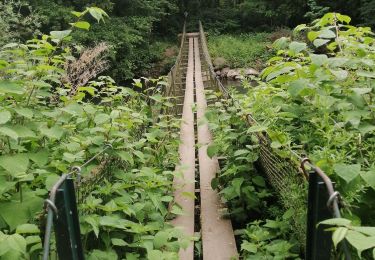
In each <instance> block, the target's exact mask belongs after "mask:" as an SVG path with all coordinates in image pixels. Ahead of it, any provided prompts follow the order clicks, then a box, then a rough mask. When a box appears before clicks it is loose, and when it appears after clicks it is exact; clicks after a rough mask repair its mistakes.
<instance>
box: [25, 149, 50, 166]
mask: <svg viewBox="0 0 375 260" xmlns="http://www.w3.org/2000/svg"><path fill="white" fill-rule="evenodd" d="M48 156H49V154H48V150H47V149H42V150H40V151H38V152H33V153H29V158H30V160H32V161H33V162H34V163H36V164H37V165H38V166H39V167H43V166H44V165H46V164H47V163H48Z"/></svg>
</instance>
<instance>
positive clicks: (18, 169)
mask: <svg viewBox="0 0 375 260" xmlns="http://www.w3.org/2000/svg"><path fill="white" fill-rule="evenodd" d="M0 166H1V167H3V168H4V169H5V170H6V171H7V172H8V173H9V174H10V175H12V176H13V177H18V176H21V175H24V174H25V173H26V171H27V168H28V166H29V157H28V155H27V154H16V155H2V156H0Z"/></svg>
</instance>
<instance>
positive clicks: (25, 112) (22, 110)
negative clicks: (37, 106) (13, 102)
mask: <svg viewBox="0 0 375 260" xmlns="http://www.w3.org/2000/svg"><path fill="white" fill-rule="evenodd" d="M14 111H15V112H16V113H17V114H19V115H20V116H23V117H26V118H28V119H31V118H33V116H34V112H33V111H32V110H31V109H29V108H22V107H19V108H15V109H14Z"/></svg>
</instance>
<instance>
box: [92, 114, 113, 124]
mask: <svg viewBox="0 0 375 260" xmlns="http://www.w3.org/2000/svg"><path fill="white" fill-rule="evenodd" d="M110 119H111V117H110V116H109V115H107V114H103V113H102V114H98V115H96V116H95V118H94V122H95V124H97V125H101V124H104V123H106V122H108V121H109V120H110Z"/></svg>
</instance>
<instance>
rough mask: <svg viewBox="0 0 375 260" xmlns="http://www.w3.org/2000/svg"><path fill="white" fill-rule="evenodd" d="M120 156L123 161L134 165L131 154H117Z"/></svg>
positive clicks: (121, 152) (119, 152) (123, 152)
mask: <svg viewBox="0 0 375 260" xmlns="http://www.w3.org/2000/svg"><path fill="white" fill-rule="evenodd" d="M116 153H117V155H118V156H120V158H121V159H122V160H124V161H125V162H127V163H129V164H130V165H131V166H133V165H134V159H133V156H132V155H131V154H130V153H129V152H125V151H118V152H116Z"/></svg>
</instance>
